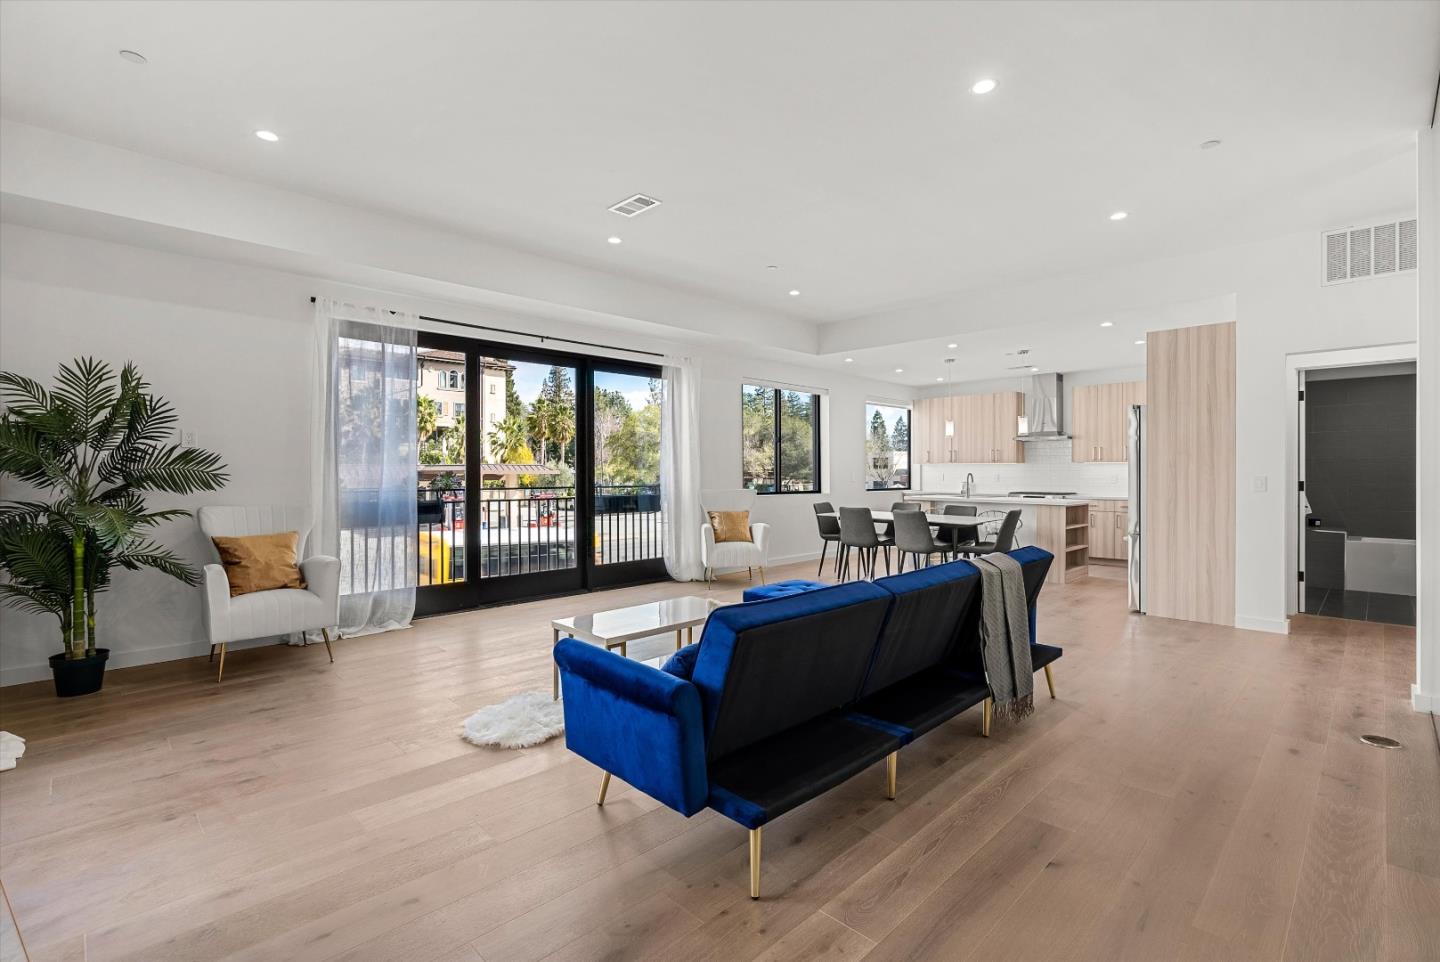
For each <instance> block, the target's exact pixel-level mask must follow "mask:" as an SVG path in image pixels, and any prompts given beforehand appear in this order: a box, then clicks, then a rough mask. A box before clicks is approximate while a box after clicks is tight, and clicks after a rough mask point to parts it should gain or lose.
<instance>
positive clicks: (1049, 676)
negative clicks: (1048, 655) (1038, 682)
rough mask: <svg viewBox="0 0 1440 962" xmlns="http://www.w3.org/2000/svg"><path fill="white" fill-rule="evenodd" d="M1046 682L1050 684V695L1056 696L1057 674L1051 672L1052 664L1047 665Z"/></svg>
mask: <svg viewBox="0 0 1440 962" xmlns="http://www.w3.org/2000/svg"><path fill="white" fill-rule="evenodd" d="M1045 684H1047V685H1049V686H1050V697H1051V698H1054V697H1055V676H1054V675H1052V674H1050V666H1049V665H1046V666H1045Z"/></svg>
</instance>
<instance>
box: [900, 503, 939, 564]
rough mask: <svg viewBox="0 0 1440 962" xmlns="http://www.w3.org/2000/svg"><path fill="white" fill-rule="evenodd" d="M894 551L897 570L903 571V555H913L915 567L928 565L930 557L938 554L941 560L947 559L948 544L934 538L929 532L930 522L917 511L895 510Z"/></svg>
mask: <svg viewBox="0 0 1440 962" xmlns="http://www.w3.org/2000/svg"><path fill="white" fill-rule="evenodd" d="M895 551H896V552H897V554H898V555H899V558H898V559H897V561H896V568H895V570H896V571H897V572H904V571H905V556H906V555H914V556H915V567H916V568H928V567H930V557H931V556H932V555H935V554H939V555H940V558H941V560H942V561H944V560H948V556H949V553H950V545H949V544H947V543H946V542H944V541H939V540H936V538H935V536H934V535H933V534H931V533H930V522H929V521H928V520H927V519H926V517H925V515H924V514H923V513H922V512H919V511H897V512H896V513H895Z"/></svg>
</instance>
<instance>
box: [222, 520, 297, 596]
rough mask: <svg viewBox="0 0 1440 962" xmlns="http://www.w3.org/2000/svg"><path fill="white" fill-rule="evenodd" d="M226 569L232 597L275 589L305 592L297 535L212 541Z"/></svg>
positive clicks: (271, 535)
mask: <svg viewBox="0 0 1440 962" xmlns="http://www.w3.org/2000/svg"><path fill="white" fill-rule="evenodd" d="M210 540H211V541H214V542H215V550H216V551H218V552H219V553H220V563H221V564H222V565H224V566H225V577H226V579H227V580H228V581H229V582H230V597H232V598H234V597H236V596H237V595H247V594H249V593H250V592H252V591H269V590H271V589H272V588H303V587H305V578H304V576H302V575H301V574H300V567H299V566H298V565H297V564H296V563H295V551H296V548H297V547H298V546H299V541H300V533H299V532H298V531H282V532H280V533H278V534H252V535H249V536H248V537H244V538H211V539H210Z"/></svg>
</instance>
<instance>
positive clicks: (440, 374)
mask: <svg viewBox="0 0 1440 962" xmlns="http://www.w3.org/2000/svg"><path fill="white" fill-rule="evenodd" d="M435 386H436V387H444V386H445V372H444V371H436V372H435Z"/></svg>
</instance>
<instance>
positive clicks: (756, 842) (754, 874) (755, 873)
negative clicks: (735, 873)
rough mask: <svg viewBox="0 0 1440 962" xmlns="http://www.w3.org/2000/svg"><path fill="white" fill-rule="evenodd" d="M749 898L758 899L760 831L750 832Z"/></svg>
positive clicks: (756, 829)
mask: <svg viewBox="0 0 1440 962" xmlns="http://www.w3.org/2000/svg"><path fill="white" fill-rule="evenodd" d="M750 897H751V898H752V899H758V898H759V897H760V829H758V828H752V829H751V830H750Z"/></svg>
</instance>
